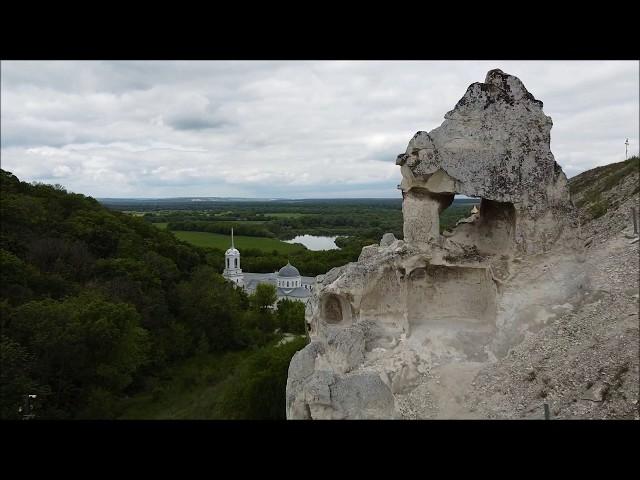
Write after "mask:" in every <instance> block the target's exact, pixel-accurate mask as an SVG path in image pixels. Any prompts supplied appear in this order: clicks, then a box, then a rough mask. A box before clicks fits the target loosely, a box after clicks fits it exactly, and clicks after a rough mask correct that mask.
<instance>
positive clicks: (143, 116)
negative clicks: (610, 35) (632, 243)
mask: <svg viewBox="0 0 640 480" xmlns="http://www.w3.org/2000/svg"><path fill="white" fill-rule="evenodd" d="M491 68H501V69H502V70H504V71H506V72H509V73H512V74H514V75H517V76H519V77H520V78H521V79H522V81H523V82H524V83H525V85H526V86H527V88H529V90H530V91H531V92H532V93H533V94H534V95H535V96H536V97H537V98H540V99H541V100H543V101H544V103H545V107H544V109H545V113H547V114H548V115H550V116H551V117H552V118H553V121H554V127H553V129H552V131H551V138H552V144H551V147H552V150H553V152H554V154H555V157H556V160H557V161H558V162H559V163H560V165H562V166H563V167H564V168H565V172H566V173H567V175H568V176H572V175H574V174H576V173H579V172H580V171H583V170H585V169H588V168H591V167H593V166H596V165H602V164H604V163H608V162H610V161H619V160H622V159H623V157H624V146H623V142H624V139H625V138H627V137H628V138H629V141H630V143H631V152H632V153H635V152H637V150H638V141H639V139H638V104H639V99H638V83H639V82H638V63H637V62H538V61H536V62H513V61H508V62H504V61H481V62H442V61H438V62H418V61H412V62H383V61H377V62H349V61H339V62H322V61H320V62H317V61H303V62H293V61H282V62H269V61H260V62H252V61H233V62H226V61H224V62H223V61H213V62H187V61H179V62H162V61H160V62H128V61H125V62H121V61H118V62H106V61H100V62H2V64H1V70H2V72H1V73H2V84H1V88H2V110H1V116H2V130H1V142H2V147H1V148H2V164H3V168H5V169H8V170H12V171H14V173H16V174H17V175H18V176H20V177H21V178H23V179H24V180H28V181H31V180H44V179H55V181H56V182H59V183H63V184H65V185H66V186H67V187H68V188H69V189H71V190H75V191H78V192H81V193H85V194H90V195H94V196H101V197H117V196H138V197H144V196H156V197H157V196H186V195H208V196H251V197H257V196H264V197H273V196H281V197H287V196H291V197H293V196H295V197H298V198H302V197H305V196H306V197H321V196H334V197H335V196H378V197H395V196H396V195H397V194H398V192H397V191H396V190H395V185H396V184H397V183H398V182H399V179H400V172H399V170H398V168H397V167H396V166H395V157H396V155H397V154H398V153H400V152H401V151H403V150H404V149H405V148H406V144H407V142H408V141H409V139H410V138H411V137H412V136H413V134H414V133H415V132H417V131H418V130H430V129H432V128H435V127H437V126H438V125H440V124H441V123H442V121H443V120H444V114H445V113H446V112H447V111H449V110H450V109H451V108H452V107H453V106H454V105H455V103H456V102H457V101H458V100H459V99H460V98H461V97H462V95H463V94H464V92H465V90H466V88H467V87H468V86H469V84H471V83H473V82H476V81H482V80H483V79H484V75H485V74H486V72H487V71H488V70H490V69H491Z"/></svg>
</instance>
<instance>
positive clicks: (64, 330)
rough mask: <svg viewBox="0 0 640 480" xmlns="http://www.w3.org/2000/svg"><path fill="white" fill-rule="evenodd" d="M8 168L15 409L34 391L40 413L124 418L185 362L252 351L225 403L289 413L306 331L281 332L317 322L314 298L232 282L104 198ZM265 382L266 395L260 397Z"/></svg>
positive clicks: (2, 405) (0, 304)
mask: <svg viewBox="0 0 640 480" xmlns="http://www.w3.org/2000/svg"><path fill="white" fill-rule="evenodd" d="M0 173H1V177H0V182H1V183H0V192H1V202H0V218H1V222H2V224H1V232H0V315H1V319H0V321H1V323H0V327H1V342H2V343H1V347H0V355H1V356H0V365H1V367H2V368H1V371H0V389H1V390H0V416H1V418H5V419H7V418H9V419H10V418H20V417H21V415H22V413H24V412H22V413H20V412H19V411H18V408H19V407H20V406H21V405H22V404H23V400H24V396H25V395H27V394H33V395H37V397H36V398H37V400H34V405H35V413H36V416H37V418H116V417H118V416H120V415H121V414H122V413H123V409H124V408H125V406H126V404H127V402H128V399H129V398H130V397H133V396H135V395H142V394H146V393H149V394H153V395H158V396H161V393H158V392H161V391H162V389H161V388H160V389H158V385H159V384H161V383H162V381H163V380H170V378H169V377H168V376H167V374H166V372H168V371H170V370H171V369H172V368H174V367H175V366H176V365H179V364H181V362H184V361H186V360H187V359H191V358H195V357H198V356H200V357H202V358H205V357H207V356H211V355H213V356H215V355H217V354H222V353H224V352H244V353H243V354H242V356H241V357H242V360H243V362H244V363H242V365H240V366H239V368H240V367H241V371H243V372H244V376H240V378H241V379H243V380H242V382H243V385H234V388H235V389H236V390H237V391H241V392H242V395H244V396H241V397H237V398H229V396H230V395H231V396H232V395H233V393H229V392H232V390H233V389H231V388H230V387H229V388H227V390H226V393H224V392H223V393H224V395H223V396H225V395H226V397H225V398H228V402H227V403H226V407H225V408H226V410H224V409H222V410H221V411H223V412H226V414H227V415H228V416H229V417H236V418H247V417H248V418H251V417H252V416H255V415H258V416H259V417H260V418H264V417H265V416H266V417H267V418H283V417H284V388H280V387H281V383H282V378H283V374H284V378H285V381H286V367H287V365H288V360H289V358H290V356H291V355H293V353H294V352H295V349H294V348H293V347H294V346H296V345H297V348H300V347H301V346H302V345H303V343H304V342H303V343H302V344H299V345H298V344H296V343H293V344H288V345H292V347H288V350H287V353H286V355H284V354H283V350H281V348H282V347H276V346H275V344H276V342H277V341H278V340H279V339H280V338H281V335H280V334H276V333H274V331H275V330H276V329H277V328H279V330H280V332H282V331H290V332H292V333H297V334H299V333H303V332H304V326H303V324H302V323H301V322H302V315H303V313H302V311H301V310H300V307H301V305H299V306H298V305H292V306H288V307H287V308H284V309H282V311H281V312H278V313H277V314H276V313H274V312H272V311H270V310H269V309H266V308H264V304H261V299H260V298H256V297H253V298H252V297H248V296H247V295H246V294H245V293H244V292H243V291H242V290H239V289H236V288H235V287H234V286H233V285H232V284H230V283H229V282H226V281H225V280H224V279H223V278H222V276H221V275H219V273H218V271H219V268H220V266H219V265H218V258H217V256H214V257H215V258H213V257H212V256H211V255H208V254H207V252H206V251H205V250H203V249H199V248H197V247H194V246H191V245H189V244H186V243H183V242H180V241H179V240H177V239H176V238H175V237H174V236H173V235H172V234H171V233H170V232H167V231H163V230H161V229H158V228H156V227H154V226H153V225H152V224H150V223H148V222H145V221H144V220H143V219H141V218H136V217H132V216H129V215H125V214H122V213H119V212H114V211H110V210H108V209H106V208H104V207H103V206H101V205H100V204H99V203H98V202H97V201H96V200H94V199H93V198H90V197H85V196H83V195H79V194H73V193H68V192H66V191H65V190H64V188H63V187H61V186H59V185H56V186H51V185H44V184H28V183H25V182H21V181H19V180H18V178H16V177H15V176H14V175H12V174H11V173H9V172H6V171H4V170H2V171H0ZM212 258H213V259H212ZM263 300H264V299H263ZM266 301H268V299H267V300H266ZM298 343H299V342H298ZM279 349H280V350H279ZM254 355H259V356H260V358H262V359H264V358H265V357H267V358H274V359H275V360H274V361H272V362H265V361H262V362H253V363H251V361H250V360H251V358H252V356H254ZM283 355H284V357H286V356H287V355H288V358H283ZM233 368H234V367H233V365H232V366H230V367H229V370H228V371H226V372H225V375H231V374H233V373H234V372H233ZM252 369H253V370H252ZM221 379H222V378H221ZM256 382H259V385H260V388H258V387H257V386H256V385H257V384H256ZM269 385H272V386H274V385H275V386H274V387H273V388H272V389H271V390H270V389H269ZM276 386H277V387H276ZM260 390H261V391H262V392H263V396H262V397H261V401H262V402H263V403H264V404H265V405H264V408H263V410H256V409H253V410H252V409H251V408H250V405H251V404H252V402H255V401H256V399H255V398H252V397H251V395H258V394H259V393H260V392H259V391H260ZM280 390H281V392H280ZM264 392H267V393H266V394H265V393H264ZM269 392H273V396H270V394H269ZM238 395H240V394H238ZM236 396H237V395H236ZM234 403H235V404H236V411H235V412H229V408H231V407H229V405H233V404H234ZM223 406H224V405H223ZM243 412H244V413H243Z"/></svg>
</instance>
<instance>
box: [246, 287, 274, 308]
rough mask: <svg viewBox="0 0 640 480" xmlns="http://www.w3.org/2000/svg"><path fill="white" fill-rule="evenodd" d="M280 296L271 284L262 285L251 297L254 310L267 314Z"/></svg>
mask: <svg viewBox="0 0 640 480" xmlns="http://www.w3.org/2000/svg"><path fill="white" fill-rule="evenodd" d="M277 299H278V295H277V294H276V287H274V286H273V285H271V284H270V283H260V284H258V286H257V287H256V291H255V292H253V294H252V295H251V296H250V301H251V304H252V306H253V308H255V309H257V310H259V311H261V312H265V311H267V310H269V308H270V307H271V306H272V305H273V304H274V303H275V302H276V300H277Z"/></svg>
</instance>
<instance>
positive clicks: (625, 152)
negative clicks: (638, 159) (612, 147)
mask: <svg viewBox="0 0 640 480" xmlns="http://www.w3.org/2000/svg"><path fill="white" fill-rule="evenodd" d="M628 158H629V139H628V138H627V140H626V141H625V142H624V159H625V160H627V159H628Z"/></svg>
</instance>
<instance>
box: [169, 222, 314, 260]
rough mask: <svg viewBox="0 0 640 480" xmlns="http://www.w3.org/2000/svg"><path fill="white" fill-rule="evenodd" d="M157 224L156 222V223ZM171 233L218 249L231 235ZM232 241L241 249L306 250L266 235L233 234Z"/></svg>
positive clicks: (199, 245)
mask: <svg viewBox="0 0 640 480" xmlns="http://www.w3.org/2000/svg"><path fill="white" fill-rule="evenodd" d="M156 225H158V224H156ZM173 234H174V235H175V236H176V237H178V238H179V239H180V240H184V241H185V242H189V243H191V244H192V245H195V246H197V247H210V248H219V249H220V250H226V249H227V248H229V247H230V246H231V237H230V236H229V235H222V234H220V233H209V232H185V231H180V230H179V231H175V232H173ZM234 243H235V246H236V248H238V249H240V250H242V249H243V248H257V249H259V250H262V251H264V252H272V251H273V250H277V251H278V253H291V252H299V251H302V250H306V249H305V248H304V247H301V246H300V245H293V244H290V243H285V242H282V241H280V240H277V239H275V238H266V237H245V236H241V235H238V236H234Z"/></svg>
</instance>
